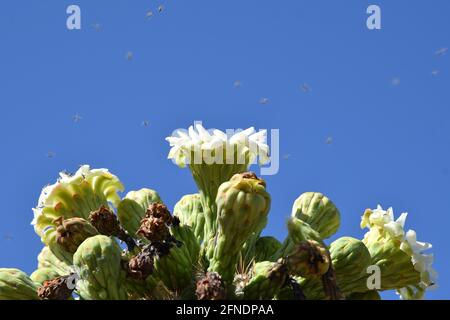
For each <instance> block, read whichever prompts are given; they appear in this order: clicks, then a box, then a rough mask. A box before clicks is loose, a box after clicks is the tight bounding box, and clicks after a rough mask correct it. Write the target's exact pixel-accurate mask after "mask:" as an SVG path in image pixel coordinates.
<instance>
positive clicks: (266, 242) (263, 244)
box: [255, 237, 282, 262]
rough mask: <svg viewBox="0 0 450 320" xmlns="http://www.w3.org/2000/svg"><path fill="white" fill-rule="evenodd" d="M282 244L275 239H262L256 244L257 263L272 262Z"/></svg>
mask: <svg viewBox="0 0 450 320" xmlns="http://www.w3.org/2000/svg"><path fill="white" fill-rule="evenodd" d="M281 247H282V244H281V242H280V241H278V240H277V239H276V238H274V237H261V238H259V239H258V240H257V241H256V244H255V262H260V261H267V260H270V257H272V256H273V255H274V254H275V253H276V252H277V251H278V250H280V249H281Z"/></svg>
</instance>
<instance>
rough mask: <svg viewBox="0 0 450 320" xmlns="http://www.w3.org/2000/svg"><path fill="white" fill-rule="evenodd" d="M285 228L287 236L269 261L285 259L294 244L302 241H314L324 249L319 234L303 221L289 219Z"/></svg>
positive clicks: (293, 247)
mask: <svg viewBox="0 0 450 320" xmlns="http://www.w3.org/2000/svg"><path fill="white" fill-rule="evenodd" d="M287 228H288V236H287V238H286V240H284V242H283V245H282V247H281V248H280V249H279V250H278V251H277V252H276V253H275V254H274V255H273V256H272V258H271V259H270V260H272V261H274V260H278V259H280V258H284V257H287V256H288V255H290V254H291V253H292V252H293V251H294V250H295V246H296V244H299V243H301V242H303V241H308V240H314V241H316V242H318V243H320V244H321V245H322V246H323V247H325V244H324V243H323V241H322V239H321V237H320V234H319V233H318V232H317V231H316V230H314V229H313V228H311V226H310V225H309V224H308V223H306V222H304V221H303V220H300V219H297V218H290V219H289V220H288V224H287Z"/></svg>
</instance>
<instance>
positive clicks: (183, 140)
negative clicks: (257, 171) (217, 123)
mask: <svg viewBox="0 0 450 320" xmlns="http://www.w3.org/2000/svg"><path fill="white" fill-rule="evenodd" d="M166 140H167V141H168V142H169V144H170V146H171V149H170V152H169V155H168V158H169V159H174V160H175V162H176V164H177V165H178V166H180V167H185V166H186V165H192V164H202V163H205V164H236V163H234V162H236V161H238V163H237V164H245V163H247V164H252V163H253V162H254V161H255V160H256V158H259V163H260V164H265V163H267V162H269V146H268V145H267V131H266V130H261V131H258V132H257V131H256V130H255V129H254V128H253V127H251V128H248V129H246V130H243V131H239V132H237V133H235V134H233V135H232V136H228V135H227V134H226V133H224V132H223V131H220V130H217V129H214V130H206V129H205V128H204V127H203V126H202V125H201V124H199V123H197V124H195V128H194V126H190V127H189V129H188V130H187V131H186V130H177V131H175V133H174V135H173V136H170V137H167V138H166Z"/></svg>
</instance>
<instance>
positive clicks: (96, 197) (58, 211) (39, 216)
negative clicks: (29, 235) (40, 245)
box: [31, 165, 124, 243]
mask: <svg viewBox="0 0 450 320" xmlns="http://www.w3.org/2000/svg"><path fill="white" fill-rule="evenodd" d="M123 190H124V187H123V185H122V183H121V182H120V180H119V179H118V178H117V177H116V176H115V175H113V174H111V173H109V171H108V170H107V169H91V168H90V167H89V166H88V165H84V166H81V167H80V169H79V170H78V171H77V172H76V173H75V174H73V175H70V174H67V173H64V172H61V173H60V174H59V178H58V179H57V181H56V183H54V184H52V185H49V186H46V187H44V188H43V190H42V192H41V195H40V197H39V200H38V204H37V206H36V208H33V213H34V218H33V221H32V222H31V224H32V225H33V226H34V229H35V231H36V233H37V234H38V235H39V236H41V238H42V240H43V241H44V242H45V243H47V241H48V239H49V237H50V235H51V233H52V231H54V230H55V227H56V226H55V223H54V221H55V219H57V218H59V217H64V218H65V219H67V218H72V217H80V218H84V219H86V218H87V217H88V215H89V213H90V212H91V211H93V210H97V209H98V208H99V207H100V206H102V205H108V204H109V203H112V204H113V205H114V206H117V204H118V203H119V202H120V197H119V195H118V192H119V191H123Z"/></svg>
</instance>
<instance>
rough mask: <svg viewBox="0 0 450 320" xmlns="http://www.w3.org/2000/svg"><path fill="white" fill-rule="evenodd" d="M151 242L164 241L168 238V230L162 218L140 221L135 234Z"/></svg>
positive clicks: (149, 218) (147, 218) (148, 218)
mask: <svg viewBox="0 0 450 320" xmlns="http://www.w3.org/2000/svg"><path fill="white" fill-rule="evenodd" d="M136 234H138V235H141V236H143V237H145V238H146V239H148V240H149V241H151V242H158V241H164V240H165V239H167V238H168V237H169V236H170V233H169V228H168V227H167V225H166V224H165V222H164V220H163V219H162V218H155V217H146V218H144V219H142V220H141V226H140V228H139V229H138V231H137V233H136Z"/></svg>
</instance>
